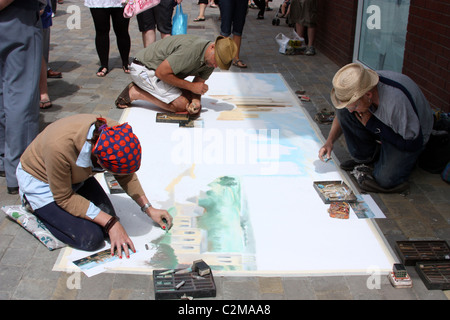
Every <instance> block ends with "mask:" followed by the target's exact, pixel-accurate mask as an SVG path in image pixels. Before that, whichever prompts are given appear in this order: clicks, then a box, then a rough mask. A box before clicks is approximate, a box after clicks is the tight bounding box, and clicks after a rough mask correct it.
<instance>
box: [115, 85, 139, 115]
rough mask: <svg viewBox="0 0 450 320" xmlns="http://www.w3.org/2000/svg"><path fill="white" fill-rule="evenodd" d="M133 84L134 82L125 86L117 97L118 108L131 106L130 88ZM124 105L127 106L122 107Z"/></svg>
mask: <svg viewBox="0 0 450 320" xmlns="http://www.w3.org/2000/svg"><path fill="white" fill-rule="evenodd" d="M133 86H134V83H133V82H131V83H130V84H129V85H127V86H126V87H125V89H123V91H122V92H121V93H120V94H119V96H118V97H117V99H116V102H115V104H116V107H117V108H118V109H125V108H128V107H129V106H131V103H132V100H131V98H130V89H131V87H133ZM124 105H125V107H122V106H124Z"/></svg>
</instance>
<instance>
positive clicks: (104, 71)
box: [97, 67, 109, 78]
mask: <svg viewBox="0 0 450 320" xmlns="http://www.w3.org/2000/svg"><path fill="white" fill-rule="evenodd" d="M108 73H109V70H108V67H100V68H99V69H98V70H97V77H100V78H103V77H104V76H106V75H107V74H108Z"/></svg>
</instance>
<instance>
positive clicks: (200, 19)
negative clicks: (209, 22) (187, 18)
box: [194, 18, 205, 22]
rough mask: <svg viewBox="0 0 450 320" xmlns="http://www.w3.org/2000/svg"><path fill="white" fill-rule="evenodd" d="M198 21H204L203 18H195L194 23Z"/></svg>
mask: <svg viewBox="0 0 450 320" xmlns="http://www.w3.org/2000/svg"><path fill="white" fill-rule="evenodd" d="M200 21H205V18H195V19H194V22H200Z"/></svg>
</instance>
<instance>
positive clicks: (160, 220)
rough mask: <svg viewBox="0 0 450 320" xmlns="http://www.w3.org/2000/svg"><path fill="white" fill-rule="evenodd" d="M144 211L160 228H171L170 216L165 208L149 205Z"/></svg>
mask: <svg viewBox="0 0 450 320" xmlns="http://www.w3.org/2000/svg"><path fill="white" fill-rule="evenodd" d="M146 213H147V215H148V216H149V217H150V218H152V220H153V221H155V222H156V223H157V224H159V225H160V226H161V228H162V229H164V230H169V229H170V228H172V216H171V215H170V214H169V212H167V210H162V209H156V208H153V207H150V208H148V209H147V211H146Z"/></svg>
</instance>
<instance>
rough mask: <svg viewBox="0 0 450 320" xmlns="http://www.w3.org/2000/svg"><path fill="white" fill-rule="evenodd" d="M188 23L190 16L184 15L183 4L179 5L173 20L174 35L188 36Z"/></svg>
mask: <svg viewBox="0 0 450 320" xmlns="http://www.w3.org/2000/svg"><path fill="white" fill-rule="evenodd" d="M187 21H188V15H187V14H185V13H183V8H182V7H181V3H179V4H177V11H176V12H175V14H174V16H173V20H172V35H173V36H175V35H177V34H186V33H187Z"/></svg>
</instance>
